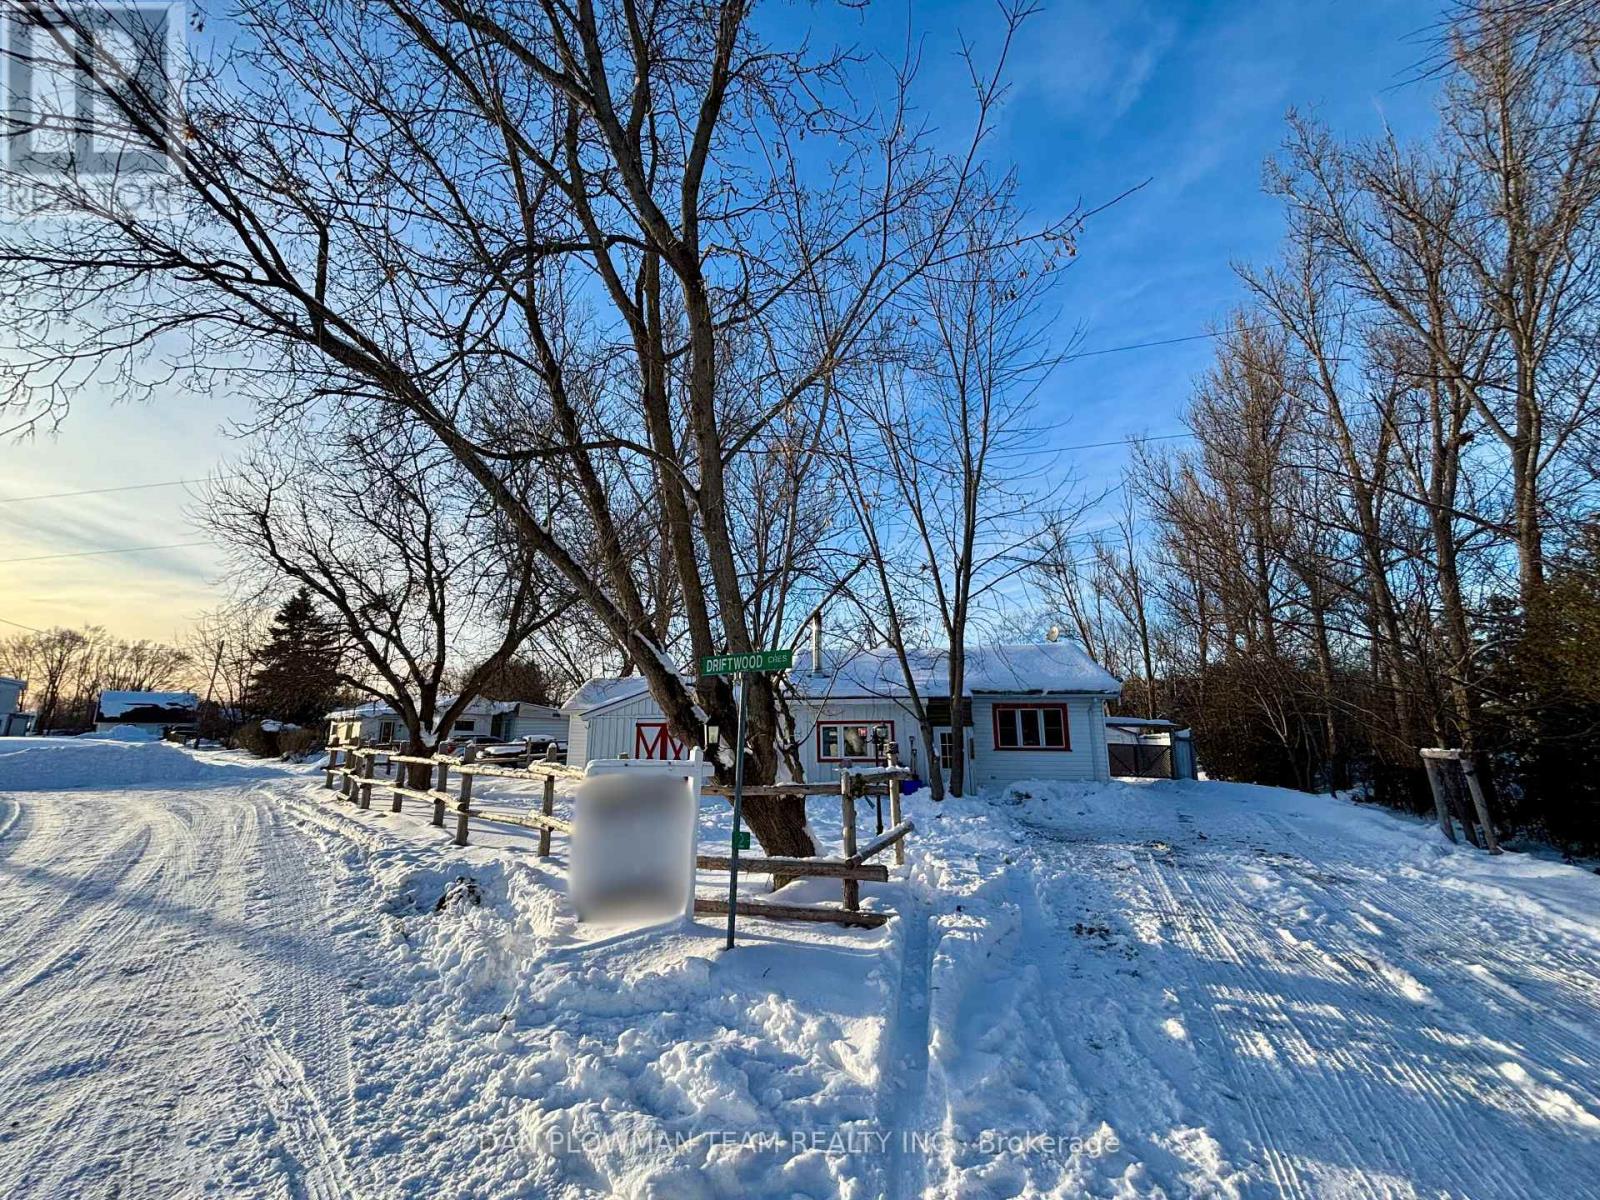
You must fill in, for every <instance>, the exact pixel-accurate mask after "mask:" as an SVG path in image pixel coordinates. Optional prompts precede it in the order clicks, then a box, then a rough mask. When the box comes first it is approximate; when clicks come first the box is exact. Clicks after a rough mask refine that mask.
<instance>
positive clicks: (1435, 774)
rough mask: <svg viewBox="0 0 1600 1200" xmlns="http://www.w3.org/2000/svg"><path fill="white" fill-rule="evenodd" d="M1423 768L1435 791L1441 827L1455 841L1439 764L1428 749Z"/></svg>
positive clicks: (1435, 808)
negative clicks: (1440, 777) (1440, 778)
mask: <svg viewBox="0 0 1600 1200" xmlns="http://www.w3.org/2000/svg"><path fill="white" fill-rule="evenodd" d="M1422 769H1423V770H1425V771H1426V772H1427V773H1428V788H1429V790H1430V791H1432V792H1433V808H1434V812H1435V814H1436V815H1437V816H1438V818H1439V828H1440V830H1441V831H1443V833H1444V835H1445V837H1447V838H1449V839H1450V840H1451V841H1452V842H1453V841H1455V840H1456V827H1455V823H1454V822H1453V821H1451V820H1450V806H1449V805H1448V804H1446V803H1445V798H1444V784H1443V783H1441V782H1440V780H1439V764H1438V762H1437V761H1436V760H1435V759H1434V758H1433V756H1432V755H1430V754H1429V753H1428V752H1427V751H1426V750H1424V751H1423V752H1422Z"/></svg>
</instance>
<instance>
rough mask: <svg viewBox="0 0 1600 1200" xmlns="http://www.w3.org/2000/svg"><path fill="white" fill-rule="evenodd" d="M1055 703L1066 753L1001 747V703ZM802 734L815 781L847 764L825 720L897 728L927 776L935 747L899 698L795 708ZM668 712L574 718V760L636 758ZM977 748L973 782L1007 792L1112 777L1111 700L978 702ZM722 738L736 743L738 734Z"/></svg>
mask: <svg viewBox="0 0 1600 1200" xmlns="http://www.w3.org/2000/svg"><path fill="white" fill-rule="evenodd" d="M997 703H998V704H1028V703H1047V704H1065V705H1066V706H1067V729H1068V736H1069V739H1070V742H1071V746H1072V748H1071V749H1070V750H1066V751H1060V750H1049V751H1031V752H1030V751H1025V750H996V749H995V748H994V706H995V704H997ZM794 714H795V725H796V727H795V735H796V738H797V739H798V741H799V747H798V749H799V753H800V762H801V765H802V766H803V767H804V769H805V775H806V779H807V780H808V781H824V780H836V779H838V778H839V769H840V766H841V765H842V764H840V763H833V762H826V763H825V762H821V761H819V759H818V747H817V723H818V722H819V721H844V722H848V723H850V724H858V723H859V724H861V725H867V726H873V725H892V727H893V731H894V732H893V738H894V740H895V741H896V742H897V743H898V744H899V748H900V758H901V761H902V762H903V763H905V764H906V765H908V766H914V767H915V768H916V770H917V773H918V774H919V775H920V776H921V777H922V778H924V779H926V778H927V774H928V767H929V762H930V758H929V753H928V748H927V747H926V746H925V745H923V744H922V735H921V731H920V730H919V729H918V728H917V725H916V722H915V720H914V719H913V718H912V716H911V714H910V713H909V712H907V711H906V710H905V709H904V708H902V707H901V706H900V705H899V704H897V703H896V702H895V701H893V700H831V701H829V702H828V703H827V704H825V705H823V706H822V708H821V709H820V710H818V709H814V708H811V707H810V706H809V705H807V704H805V703H803V702H802V703H797V704H796V705H795V708H794ZM662 719H663V718H662V716H661V710H660V709H659V708H658V707H656V703H655V701H654V700H652V699H651V698H650V697H649V696H639V697H637V698H635V699H633V700H629V701H627V702H626V703H623V704H619V705H617V706H616V707H615V708H608V709H604V710H602V711H600V712H598V713H594V714H591V715H589V716H588V717H583V716H579V715H574V716H573V717H572V718H571V719H570V723H569V728H568V732H567V761H568V762H569V763H572V764H574V765H576V766H582V765H583V764H584V763H587V762H589V761H590V760H592V759H596V758H620V757H628V758H633V757H635V756H636V755H635V749H636V736H635V731H636V727H637V725H638V723H639V722H641V721H646V722H655V721H660V720H662ZM972 721H973V724H972V728H971V729H970V730H969V731H968V733H969V735H970V739H971V740H970V744H971V745H972V746H973V747H974V749H975V751H976V753H975V754H974V755H973V757H972V769H973V771H974V775H973V778H974V780H975V781H976V783H977V784H978V786H979V787H985V788H987V787H1003V786H1005V785H1006V784H1009V783H1015V782H1018V781H1020V780H1024V779H1085V780H1094V779H1109V778H1110V771H1109V770H1108V765H1107V762H1106V726H1105V702H1104V701H1103V700H1101V699H1100V698H1098V697H1087V696H1069V697H1039V696H982V697H975V698H974V699H973V702H972ZM722 736H723V737H724V738H726V739H728V740H729V741H732V739H733V730H731V729H729V730H723V731H722Z"/></svg>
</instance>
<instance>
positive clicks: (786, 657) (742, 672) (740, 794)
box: [700, 650, 794, 950]
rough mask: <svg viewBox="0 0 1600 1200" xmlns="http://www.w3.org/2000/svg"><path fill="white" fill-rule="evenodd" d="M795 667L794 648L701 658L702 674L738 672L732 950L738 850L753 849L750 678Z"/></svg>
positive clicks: (730, 861) (730, 853)
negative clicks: (747, 739)
mask: <svg viewBox="0 0 1600 1200" xmlns="http://www.w3.org/2000/svg"><path fill="white" fill-rule="evenodd" d="M792 666H794V651H793V650H754V651H751V652H750V653H749V654H706V655H703V656H702V657H701V659H700V674H702V675H738V676H741V678H740V680H739V730H738V735H737V736H736V737H735V738H734V746H733V838H732V839H731V840H732V845H731V846H729V848H728V949H729V950H732V949H733V930H734V924H735V916H736V914H737V913H738V911H739V851H741V850H748V849H750V835H749V834H748V833H746V832H745V831H744V830H743V829H741V828H740V827H739V826H740V824H741V822H742V821H743V818H744V731H745V722H746V718H747V713H748V711H749V708H750V687H749V679H748V677H749V676H750V675H753V674H768V673H770V672H772V671H787V670H788V669H789V668H790V667H792Z"/></svg>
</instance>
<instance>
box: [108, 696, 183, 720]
mask: <svg viewBox="0 0 1600 1200" xmlns="http://www.w3.org/2000/svg"><path fill="white" fill-rule="evenodd" d="M199 707H200V697H199V696H196V695H195V694H194V693H193V692H101V693H100V717H99V719H100V720H103V721H114V720H116V719H118V718H119V717H126V716H130V715H135V714H134V710H135V709H152V710H155V715H154V716H147V715H146V714H145V713H142V712H141V713H138V714H136V715H137V716H139V717H140V719H144V720H155V721H159V720H160V719H161V718H162V716H165V715H170V716H178V717H183V716H190V715H192V714H193V713H194V710H195V709H197V708H199Z"/></svg>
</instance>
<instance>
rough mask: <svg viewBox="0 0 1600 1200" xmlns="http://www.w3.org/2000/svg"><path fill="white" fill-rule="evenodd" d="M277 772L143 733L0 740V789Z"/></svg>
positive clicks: (232, 779)
mask: <svg viewBox="0 0 1600 1200" xmlns="http://www.w3.org/2000/svg"><path fill="white" fill-rule="evenodd" d="M113 733H114V734H115V731H113ZM277 774H281V771H280V770H277V769H274V768H273V767H271V766H267V765H265V764H263V765H262V766H251V765H247V764H245V763H241V762H237V761H232V762H229V761H220V760H218V759H217V758H215V757H214V756H210V755H205V754H196V753H193V752H191V751H188V750H185V749H184V748H183V747H182V746H176V745H173V744H172V743H170V742H162V741H150V740H148V739H146V738H143V737H141V738H138V739H133V738H125V737H121V736H109V737H94V738H87V737H78V738H48V737H46V738H6V739H4V740H0V792H7V791H10V792H39V791H65V790H68V789H79V788H96V789H104V790H111V789H116V788H128V787H160V786H165V785H167V784H186V783H214V784H228V783H247V782H249V781H251V780H253V779H260V778H262V777H264V776H268V775H277Z"/></svg>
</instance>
